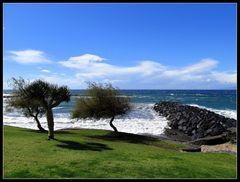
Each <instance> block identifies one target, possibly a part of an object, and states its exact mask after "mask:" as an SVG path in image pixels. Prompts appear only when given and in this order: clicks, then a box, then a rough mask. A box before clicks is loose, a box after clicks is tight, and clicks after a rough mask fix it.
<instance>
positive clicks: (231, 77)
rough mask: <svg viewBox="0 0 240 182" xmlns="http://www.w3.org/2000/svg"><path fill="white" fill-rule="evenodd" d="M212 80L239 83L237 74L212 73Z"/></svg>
mask: <svg viewBox="0 0 240 182" xmlns="http://www.w3.org/2000/svg"><path fill="white" fill-rule="evenodd" d="M211 77H212V79H215V80H217V81H218V82H220V83H230V84H236V83H237V73H236V72H235V73H226V72H212V75H211Z"/></svg>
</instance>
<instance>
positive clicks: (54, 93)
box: [26, 80, 71, 140]
mask: <svg viewBox="0 0 240 182" xmlns="http://www.w3.org/2000/svg"><path fill="white" fill-rule="evenodd" d="M26 97H27V98H29V99H32V100H35V101H36V102H37V103H39V104H40V106H41V107H43V108H44V110H45V114H46V117H47V124H48V139H49V140H50V139H54V118H53V111H52V109H53V108H54V107H57V106H58V105H59V104H60V103H61V102H69V101H70V97H71V94H70V90H69V89H68V87H67V86H61V87H58V86H57V85H55V84H50V83H48V82H45V81H42V80H36V81H33V82H32V83H31V84H29V85H28V87H27V88H26Z"/></svg>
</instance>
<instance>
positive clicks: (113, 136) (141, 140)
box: [87, 132, 159, 145]
mask: <svg viewBox="0 0 240 182" xmlns="http://www.w3.org/2000/svg"><path fill="white" fill-rule="evenodd" d="M87 137H89V138H96V139H102V140H107V141H123V142H128V143H136V144H146V145H148V144H152V143H153V142H155V141H159V139H157V138H153V137H148V136H142V135H135V134H131V133H122V132H110V133H108V134H106V135H91V136H87Z"/></svg>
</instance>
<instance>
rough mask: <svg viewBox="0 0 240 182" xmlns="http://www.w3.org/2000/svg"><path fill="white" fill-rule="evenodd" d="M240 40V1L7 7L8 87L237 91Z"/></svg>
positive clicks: (4, 44) (5, 72)
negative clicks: (36, 83) (239, 13)
mask: <svg viewBox="0 0 240 182" xmlns="http://www.w3.org/2000/svg"><path fill="white" fill-rule="evenodd" d="M236 34H237V28H236V3H235V4H234V3H228V4H227V3H211V4H210V3H206V4H203V3H202V4H200V3H193V4H184V3H181V4H173V3H169V4H166V3H165V4H164V3H154V4H147V3H145V4H134V3H132V4H117V3H113V4H109V3H108V4H107V3H105V4H98V3H94V4H83V3H74V4H73V3H69V4H67V3H64V4H60V3H59V4H56V3H53V4H50V3H41V4H39V3H38V4H37V3H34V4H29V3H22V4H21V3H20V4H17V3H5V4H4V5H3V38H4V40H3V48H4V49H3V51H4V64H3V69H4V70H3V71H4V72H3V79H4V83H3V86H4V88H9V87H8V84H7V81H8V80H9V79H10V78H11V77H19V76H21V77H23V78H24V79H27V80H30V81H32V80H35V79H44V80H47V81H49V82H51V83H56V84H59V85H68V86H69V87H70V88H72V89H82V88H86V86H87V84H86V81H95V82H111V83H112V84H113V85H114V86H117V87H119V88H121V89H228V88H235V87H236V84H237V58H236V54H237V53H236V52H237V51H236Z"/></svg>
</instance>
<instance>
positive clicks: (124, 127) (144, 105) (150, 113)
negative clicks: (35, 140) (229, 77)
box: [3, 90, 237, 135]
mask: <svg viewBox="0 0 240 182" xmlns="http://www.w3.org/2000/svg"><path fill="white" fill-rule="evenodd" d="M11 92H12V91H11V90H4V91H3V93H4V94H3V95H11ZM71 93H72V97H71V101H70V102H69V103H62V104H60V105H59V106H58V107H56V108H54V109H53V112H54V121H55V126H54V128H55V130H58V129H63V128H93V129H107V130H112V128H111V127H110V126H109V119H100V120H94V119H90V118H89V119H80V120H76V119H71V110H72V108H73V107H74V105H75V102H76V99H77V98H78V97H84V96H85V90H71ZM120 93H121V94H122V96H128V97H130V99H131V104H132V105H133V110H132V111H130V112H129V113H127V114H125V115H123V116H117V117H116V118H115V120H114V122H113V123H114V125H115V126H116V127H117V128H118V130H119V131H121V132H128V133H135V134H150V135H161V134H162V133H163V131H164V128H165V127H167V120H166V118H164V117H161V116H158V114H157V113H156V112H155V111H154V110H153V106H154V104H155V103H157V102H159V101H175V102H180V103H182V104H187V105H192V106H196V107H200V108H205V109H208V110H210V111H213V112H215V113H217V114H220V115H223V116H225V117H229V118H234V119H237V111H236V107H237V100H236V93H237V92H236V90H120ZM4 100H5V99H3V101H4ZM3 105H5V103H4V102H3ZM40 122H41V123H42V126H43V127H44V128H45V129H47V122H46V118H45V117H43V118H40ZM3 124H4V125H10V126H17V127H23V128H31V129H37V127H36V122H35V121H34V120H33V119H32V118H26V117H24V116H23V115H22V114H21V113H20V112H18V111H16V110H15V111H13V112H6V111H5V110H4V111H3Z"/></svg>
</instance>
